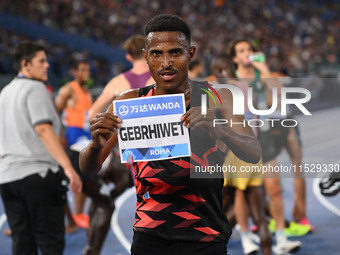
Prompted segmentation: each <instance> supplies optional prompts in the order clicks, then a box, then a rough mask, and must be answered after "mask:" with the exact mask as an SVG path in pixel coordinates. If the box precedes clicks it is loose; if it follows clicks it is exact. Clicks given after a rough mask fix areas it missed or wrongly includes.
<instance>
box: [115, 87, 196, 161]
mask: <svg viewBox="0 0 340 255" xmlns="http://www.w3.org/2000/svg"><path fill="white" fill-rule="evenodd" d="M113 106H114V111H115V114H116V115H117V116H119V117H120V118H121V119H122V127H121V128H120V129H118V130H117V133H118V144H119V151H120V156H121V162H122V163H125V162H127V160H128V157H129V156H130V155H131V156H132V158H133V160H134V161H135V162H138V161H152V160H163V159H170V158H177V157H185V156H190V153H191V150H190V140H189V132H188V128H187V127H185V126H183V123H182V122H181V120H180V118H181V116H182V115H183V114H184V113H185V112H186V108H185V101H184V95H183V94H173V95H164V96H152V97H140V98H134V99H127V100H121V101H113Z"/></svg>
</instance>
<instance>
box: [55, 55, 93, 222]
mask: <svg viewBox="0 0 340 255" xmlns="http://www.w3.org/2000/svg"><path fill="white" fill-rule="evenodd" d="M72 70H73V75H74V78H75V79H74V80H73V81H71V82H68V83H66V84H65V85H64V86H62V87H61V88H60V90H59V93H58V96H57V98H56V100H55V104H56V108H57V111H58V112H59V113H60V112H62V111H63V113H62V119H63V123H64V125H65V127H66V130H65V138H66V143H67V147H68V148H70V147H71V146H72V145H74V144H76V143H77V142H79V141H80V140H82V139H83V140H89V139H91V133H90V129H89V127H90V125H89V118H88V111H89V109H90V107H91V105H92V96H91V93H90V90H89V88H88V87H87V86H86V83H87V81H88V80H89V79H90V66H89V64H88V63H87V62H86V61H84V60H81V61H74V63H73V65H72ZM68 155H69V157H70V159H71V161H72V164H73V165H74V167H75V169H76V170H77V172H78V173H80V171H78V170H79V166H78V159H79V152H77V151H74V150H70V149H68ZM85 200H86V196H85V195H84V194H82V193H81V192H75V211H74V214H73V219H74V221H75V223H76V224H77V225H78V226H80V227H83V228H88V227H89V217H88V216H87V215H86V214H84V213H83V207H84V203H85Z"/></svg>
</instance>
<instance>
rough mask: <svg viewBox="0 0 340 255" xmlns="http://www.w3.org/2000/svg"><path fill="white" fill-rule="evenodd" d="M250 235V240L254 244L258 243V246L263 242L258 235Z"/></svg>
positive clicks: (250, 233)
mask: <svg viewBox="0 0 340 255" xmlns="http://www.w3.org/2000/svg"><path fill="white" fill-rule="evenodd" d="M248 235H249V238H250V239H251V240H252V241H253V242H255V243H257V244H259V243H260V242H261V238H260V237H259V236H258V235H256V234H254V233H253V232H248Z"/></svg>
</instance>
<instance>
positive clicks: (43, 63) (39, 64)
mask: <svg viewBox="0 0 340 255" xmlns="http://www.w3.org/2000/svg"><path fill="white" fill-rule="evenodd" d="M49 66H50V65H49V64H48V62H47V57H46V53H45V51H43V50H41V51H37V53H36V54H35V56H34V57H33V58H32V59H31V61H27V62H26V63H25V64H24V66H23V67H22V68H24V69H25V74H26V76H27V78H30V79H34V80H38V81H42V82H46V81H47V79H48V73H47V70H48V68H49Z"/></svg>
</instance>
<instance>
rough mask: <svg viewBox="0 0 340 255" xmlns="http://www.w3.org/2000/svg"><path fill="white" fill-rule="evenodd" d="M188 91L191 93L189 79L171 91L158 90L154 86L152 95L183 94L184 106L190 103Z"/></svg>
mask: <svg viewBox="0 0 340 255" xmlns="http://www.w3.org/2000/svg"><path fill="white" fill-rule="evenodd" d="M190 91H191V86H190V82H189V78H187V79H185V80H184V81H183V83H182V84H181V85H180V86H177V87H176V88H174V89H172V90H165V89H162V88H160V87H159V86H157V84H156V86H155V88H154V95H155V96H156V95H168V94H181V93H183V94H184V100H185V104H186V106H188V104H189V103H190Z"/></svg>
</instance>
